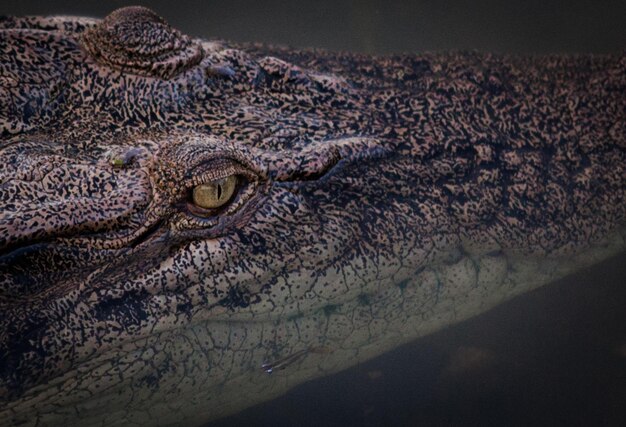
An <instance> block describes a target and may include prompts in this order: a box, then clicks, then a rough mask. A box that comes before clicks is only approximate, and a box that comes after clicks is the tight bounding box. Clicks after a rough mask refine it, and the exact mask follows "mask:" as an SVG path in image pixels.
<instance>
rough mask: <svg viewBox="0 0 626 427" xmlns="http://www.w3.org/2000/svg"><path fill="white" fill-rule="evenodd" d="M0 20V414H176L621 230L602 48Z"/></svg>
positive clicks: (433, 323)
mask: <svg viewBox="0 0 626 427" xmlns="http://www.w3.org/2000/svg"><path fill="white" fill-rule="evenodd" d="M0 26H1V27H2V28H3V29H2V30H0V31H1V33H2V38H1V41H0V58H1V61H0V98H1V99H2V103H1V106H0V137H1V139H0V200H1V201H2V206H3V207H2V211H1V212H0V309H1V310H2V316H1V318H0V414H1V415H2V418H3V419H5V420H9V421H8V422H9V424H11V423H14V424H19V423H23V422H30V421H32V420H34V419H38V420H39V421H40V422H43V423H44V424H46V425H48V424H63V423H70V424H80V425H91V423H98V424H100V423H103V422H104V423H107V424H114V423H130V422H137V423H139V424H146V423H150V424H172V423H175V422H181V423H184V425H192V424H194V423H202V422H205V421H206V420H208V419H213V418H216V417H219V416H222V415H225V414H227V413H230V412H233V411H236V410H239V409H241V408H243V407H245V406H248V405H250V404H252V403H255V402H258V401H261V400H264V399H269V398H271V397H272V396H276V395H278V394H280V393H283V392H284V391H285V390H287V389H288V388H289V387H292V386H293V385H295V384H297V383H299V382H302V381H305V380H307V379H311V378H314V377H316V376H320V375H324V374H328V373H330V372H334V371H337V370H340V369H342V368H345V367H347V366H349V365H352V364H354V363H357V362H358V361H361V360H365V359H367V358H370V357H373V356H374V355H376V354H379V353H381V352H383V351H385V350H387V349H390V348H393V347H395V346H397V345H398V344H400V343H403V342H406V341H408V340H411V339H414V338H416V337H419V336H422V335H424V334H427V333H429V332H431V331H434V330H436V329H440V328H442V327H444V326H446V325H449V324H451V323H453V322H458V321H460V320H462V319H464V318H467V317H469V316H472V315H475V314H478V313H480V312H482V311H484V310H486V309H488V308H489V307H492V306H493V305H495V304H497V303H499V302H501V301H504V300H506V299H508V298H510V297H512V296H514V295H516V294H519V293H521V292H525V291H527V290H529V289H531V288H533V287H536V286H539V285H542V284H544V283H548V282H550V281H552V280H554V279H555V278H558V277H561V276H563V275H564V274H567V273H569V272H571V271H573V270H574V269H575V268H577V267H579V266H581V265H584V264H586V263H589V262H593V261H597V260H599V259H602V258H604V257H606V256H608V255H610V254H613V253H616V252H617V251H620V250H622V249H623V248H624V237H623V228H622V227H623V224H624V217H625V212H626V204H625V203H624V199H625V197H624V196H625V194H624V192H625V186H624V164H625V160H626V132H625V131H624V129H626V124H625V114H624V109H625V100H624V96H623V94H624V90H625V89H626V71H625V70H626V62H625V61H624V58H623V57H620V56H611V55H606V56H580V57H559V56H554V57H543V58H512V57H503V56H492V55H480V54H475V53H474V54H471V53H470V54H460V53H457V54H439V55H421V56H391V57H379V58H375V57H367V56H361V55H351V54H334V53H328V52H322V51H314V50H311V51H295V50H290V49H286V48H274V47H268V46H261V45H254V44H251V45H237V44H232V43H226V42H221V41H203V40H197V39H192V38H189V37H187V36H185V35H183V34H182V33H180V32H179V31H177V30H175V29H173V28H171V27H170V26H168V25H167V23H166V22H165V21H164V20H162V19H161V18H159V17H158V16H156V15H155V14H154V13H153V12H151V11H149V10H147V9H144V8H139V7H134V8H125V9H120V10H118V11H116V12H114V13H112V14H111V15H109V16H108V17H107V18H105V19H104V20H102V21H98V20H91V19H85V18H68V17H53V18H41V17H31V18H5V19H4V20H3V21H0ZM267 372H273V374H272V375H267Z"/></svg>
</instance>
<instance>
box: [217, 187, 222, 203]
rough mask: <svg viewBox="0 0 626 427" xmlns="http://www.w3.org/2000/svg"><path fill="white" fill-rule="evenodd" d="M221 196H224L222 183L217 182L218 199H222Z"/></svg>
mask: <svg viewBox="0 0 626 427" xmlns="http://www.w3.org/2000/svg"><path fill="white" fill-rule="evenodd" d="M221 198H222V185H221V184H217V200H220V199H221Z"/></svg>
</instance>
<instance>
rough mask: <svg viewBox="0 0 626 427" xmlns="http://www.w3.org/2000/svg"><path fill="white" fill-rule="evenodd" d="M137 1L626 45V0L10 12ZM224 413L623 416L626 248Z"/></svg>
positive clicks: (539, 43)
mask: <svg viewBox="0 0 626 427" xmlns="http://www.w3.org/2000/svg"><path fill="white" fill-rule="evenodd" d="M128 4H144V5H148V6H150V7H151V8H153V9H154V10H155V11H156V12H157V13H159V14H160V15H162V16H163V17H165V18H166V19H167V20H168V21H169V22H170V23H171V24H172V25H174V26H175V27H177V28H179V29H181V30H183V31H184V32H186V33H188V34H191V35H195V36H202V37H207V38H223V39H231V40H237V41H263V42H269V43H280V44H286V45H291V46H297V47H323V48H326V49H332V50H353V51H361V52H367V53H390V52H418V51H424V50H444V49H478V50H483V51H487V50H488V51H497V52H507V53H551V52H594V53H602V52H624V51H625V49H626V1H624V0H621V1H618V0H615V1H593V0H585V1H582V0H572V1H553V0H526V1H524V0H521V1H495V0H481V1H466V0H460V1H449V0H428V1H415V2H409V1H403V2H400V1H395V2H394V1H352V2H350V1H340V0H330V1H329V0H317V1H311V2H302V1H295V0H292V1H278V0H272V1H260V0H257V1H243V0H230V1H220V2H217V1H205V2H185V1H181V0H177V1H150V2H144V1H136V2H130V3H129V2H122V1H102V0H101V1H97V2H87V1H47V2H43V1H24V0H22V1H3V2H2V4H1V5H0V14H18V15H22V14H73V15H85V16H96V17H98V16H104V15H106V14H107V13H108V12H110V11H111V10H113V9H115V8H117V7H121V6H124V5H128ZM625 96H626V95H625ZM214 425H215V426H220V427H232V426H239V425H242V426H294V425H296V426H318V425H326V426H347V425H354V426H378V425H400V426H413V425H427V426H430V425H437V426H438V425H459V426H466V425H520V426H521V425H567V426H579V425H580V426H588V425H594V426H600V425H615V426H618V425H626V254H623V255H621V256H618V257H616V258H614V259H612V260H609V261H606V262H604V263H602V264H600V265H597V266H595V267H593V268H590V269H587V270H584V271H582V272H580V273H579V274H576V275H575V276H572V277H569V278H566V279H564V280H562V281H560V282H559V283H557V284H554V285H550V286H547V287H544V288H542V289H539V290H537V291H535V292H532V293H529V294H526V295H524V296H521V297H519V298H517V299H515V300H513V301H511V302H509V303H506V304H503V305H500V306H499V307H497V308H496V309H494V310H492V311H490V312H488V313H485V314H483V315H481V316H478V317H476V318H473V319H471V320H469V321H467V322H464V323H462V324H460V325H457V326H454V327H452V328H449V329H446V330H444V331H441V332H439V333H436V334H433V335H431V336H428V337H425V338H423V339H420V340H417V341H416V342H414V343H411V344H408V345H405V346H403V347H400V348H399V349H396V350H395V351H392V352H390V353H387V354H385V355H383V356H381V357H378V358H376V359H374V360H372V361H370V362H368V363H365V364H361V365H359V366H356V367H354V368H351V369H349V370H346V371H344V372H341V373H339V374H337V375H334V376H331V377H327V378H322V379H319V380H316V381H312V382H309V383H307V384H304V385H301V386H299V387H297V388H295V389H294V390H293V391H291V392H290V393H288V394H287V395H285V396H283V397H281V398H279V399H275V400H274V401H272V402H268V403H266V404H262V405H258V406H255V407H253V408H250V409H248V410H245V411H243V412H241V413H239V414H236V415H234V416H232V417H229V418H227V419H224V420H220V421H218V422H216V423H214Z"/></svg>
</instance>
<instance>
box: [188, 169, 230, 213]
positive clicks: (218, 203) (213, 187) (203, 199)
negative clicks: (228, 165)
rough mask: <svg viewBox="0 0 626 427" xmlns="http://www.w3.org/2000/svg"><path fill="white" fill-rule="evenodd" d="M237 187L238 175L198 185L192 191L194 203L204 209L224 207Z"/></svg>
mask: <svg viewBox="0 0 626 427" xmlns="http://www.w3.org/2000/svg"><path fill="white" fill-rule="evenodd" d="M236 187H237V175H229V176H227V177H225V178H222V179H217V180H215V181H211V182H207V183H205V184H200V185H196V186H195V187H194V189H193V193H192V198H193V203H194V204H195V205H196V206H198V207H200V208H204V209H215V208H219V207H222V206H224V205H225V204H226V203H227V202H228V201H229V200H230V199H231V197H232V196H233V194H234V193H235V188H236Z"/></svg>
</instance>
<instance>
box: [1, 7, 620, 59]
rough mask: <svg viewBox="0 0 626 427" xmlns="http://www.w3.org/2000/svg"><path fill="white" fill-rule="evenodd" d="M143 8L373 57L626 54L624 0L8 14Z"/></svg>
mask: <svg viewBox="0 0 626 427" xmlns="http://www.w3.org/2000/svg"><path fill="white" fill-rule="evenodd" d="M130 4H143V5H146V6H149V7H151V8H152V9H154V10H155V11H156V12H157V13H159V14H160V15H162V16H163V17H165V18H166V19H167V20H168V21H169V22H170V23H171V24H172V25H174V26H175V27H177V28H179V29H181V30H183V31H185V32H186V33H188V34H191V35H197V36H203V37H217V38H224V39H232V40H237V41H263V42H272V43H281V44H288V45H292V46H301V47H302V46H307V47H324V48H327V49H334V50H355V51H362V52H370V53H381V52H417V51H423V50H440V49H480V50H490V51H501V52H527V53H545V52H609V51H623V50H624V49H625V48H626V1H624V0H608V1H601V0H600V1H598V0H569V1H555V0H517V1H506V0H500V1H498V0H477V1H470V0H457V1H452V0H423V1H393V0H361V1H345V0H316V1H298V0H269V1H262V0H256V1H250V0H222V1H195V2H191V1H184V0H173V1H172V0H170V1H165V0H159V1H134V2H132V1H131V2H128V1H114V0H100V1H80V0H73V1H41V0H39V1H37V0H35V1H33V0H30V1H29V0H9V1H6V0H3V1H2V2H1V6H0V14H9V15H10V14H18V15H22V14H39V15H41V14H73V15H84V16H98V17H102V16H104V15H106V14H107V13H109V12H110V11H112V10H113V9H115V8H118V7H121V6H125V5H130Z"/></svg>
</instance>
